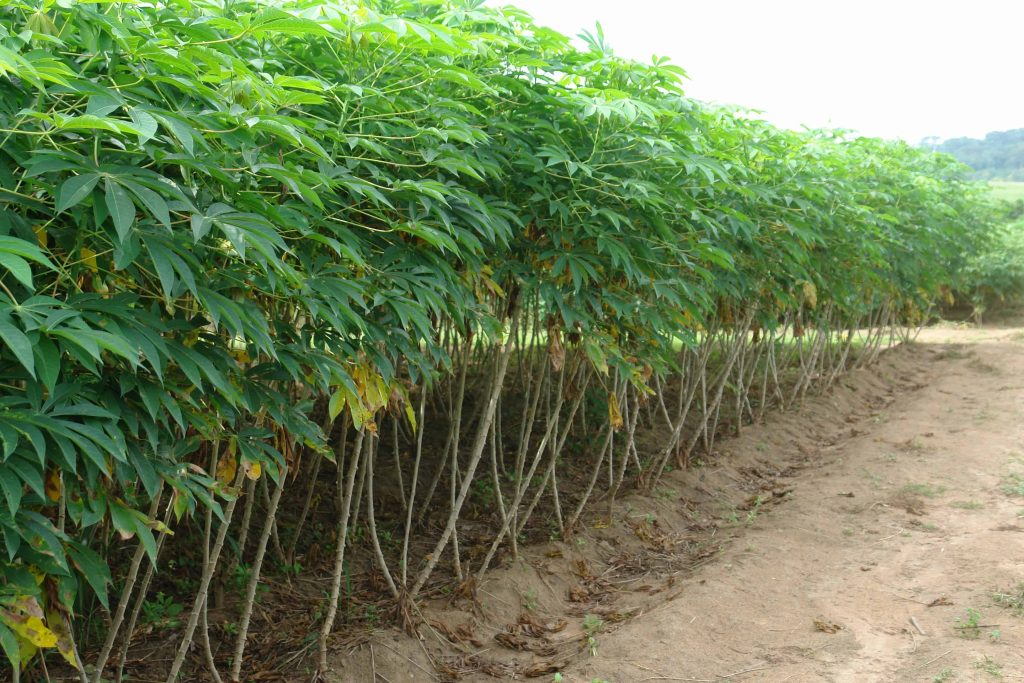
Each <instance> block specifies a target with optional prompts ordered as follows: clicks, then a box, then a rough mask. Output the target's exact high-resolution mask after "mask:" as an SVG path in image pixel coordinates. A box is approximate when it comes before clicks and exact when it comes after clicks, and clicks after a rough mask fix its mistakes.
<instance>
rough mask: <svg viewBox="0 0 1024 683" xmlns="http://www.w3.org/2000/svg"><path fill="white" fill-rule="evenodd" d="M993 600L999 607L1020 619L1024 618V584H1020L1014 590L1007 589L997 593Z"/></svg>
mask: <svg viewBox="0 0 1024 683" xmlns="http://www.w3.org/2000/svg"><path fill="white" fill-rule="evenodd" d="M992 599H993V600H994V601H995V603H996V604H997V605H999V606H1000V607H1003V608H1005V609H1008V610H1010V611H1011V612H1013V613H1014V614H1015V615H1017V616H1018V617H1024V583H1018V584H1017V586H1016V587H1014V588H1007V589H1006V590H1005V591H1002V590H1000V591H996V592H995V593H993V594H992Z"/></svg>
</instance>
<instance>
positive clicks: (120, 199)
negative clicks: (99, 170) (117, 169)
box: [105, 178, 135, 242]
mask: <svg viewBox="0 0 1024 683" xmlns="http://www.w3.org/2000/svg"><path fill="white" fill-rule="evenodd" d="M105 187H106V203H107V211H109V212H110V218H111V220H113V221H114V229H115V230H116V231H117V236H118V238H119V239H120V240H121V241H122V242H123V241H124V240H125V238H127V237H128V231H129V230H130V229H131V227H132V225H133V224H134V223H135V202H133V201H132V198H131V197H130V196H129V195H128V192H127V191H125V189H124V188H123V187H121V186H120V185H118V184H117V183H116V182H115V181H113V180H111V179H110V178H108V179H107V180H106V181H105Z"/></svg>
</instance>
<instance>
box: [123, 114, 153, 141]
mask: <svg viewBox="0 0 1024 683" xmlns="http://www.w3.org/2000/svg"><path fill="white" fill-rule="evenodd" d="M128 116H130V117H131V119H132V122H133V123H134V124H135V127H136V128H137V129H138V131H139V144H140V145H144V144H146V143H147V142H149V141H150V140H152V139H153V136H154V135H156V129H157V125H158V124H157V121H156V119H155V118H153V115H152V114H150V113H149V112H145V111H143V110H141V109H136V108H135V107H132V108H131V109H129V110H128Z"/></svg>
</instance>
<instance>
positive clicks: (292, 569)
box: [281, 562, 302, 576]
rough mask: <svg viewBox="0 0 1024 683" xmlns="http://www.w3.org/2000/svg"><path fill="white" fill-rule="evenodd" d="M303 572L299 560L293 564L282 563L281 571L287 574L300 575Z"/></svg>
mask: <svg viewBox="0 0 1024 683" xmlns="http://www.w3.org/2000/svg"><path fill="white" fill-rule="evenodd" d="M301 572H302V565H301V564H299V563H298V562H295V563H293V564H287V563H282V564H281V573H282V574H284V575H285V576H298V575H299V574H300V573H301Z"/></svg>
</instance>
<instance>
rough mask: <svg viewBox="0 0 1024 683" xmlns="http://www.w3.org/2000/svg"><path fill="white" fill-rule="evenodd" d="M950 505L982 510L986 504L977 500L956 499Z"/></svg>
mask: <svg viewBox="0 0 1024 683" xmlns="http://www.w3.org/2000/svg"><path fill="white" fill-rule="evenodd" d="M949 506H950V507H954V508H960V509H961V510H980V509H981V508H983V507H985V504H984V503H982V502H980V501H977V500H954V501H953V502H952V503H950V504H949Z"/></svg>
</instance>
